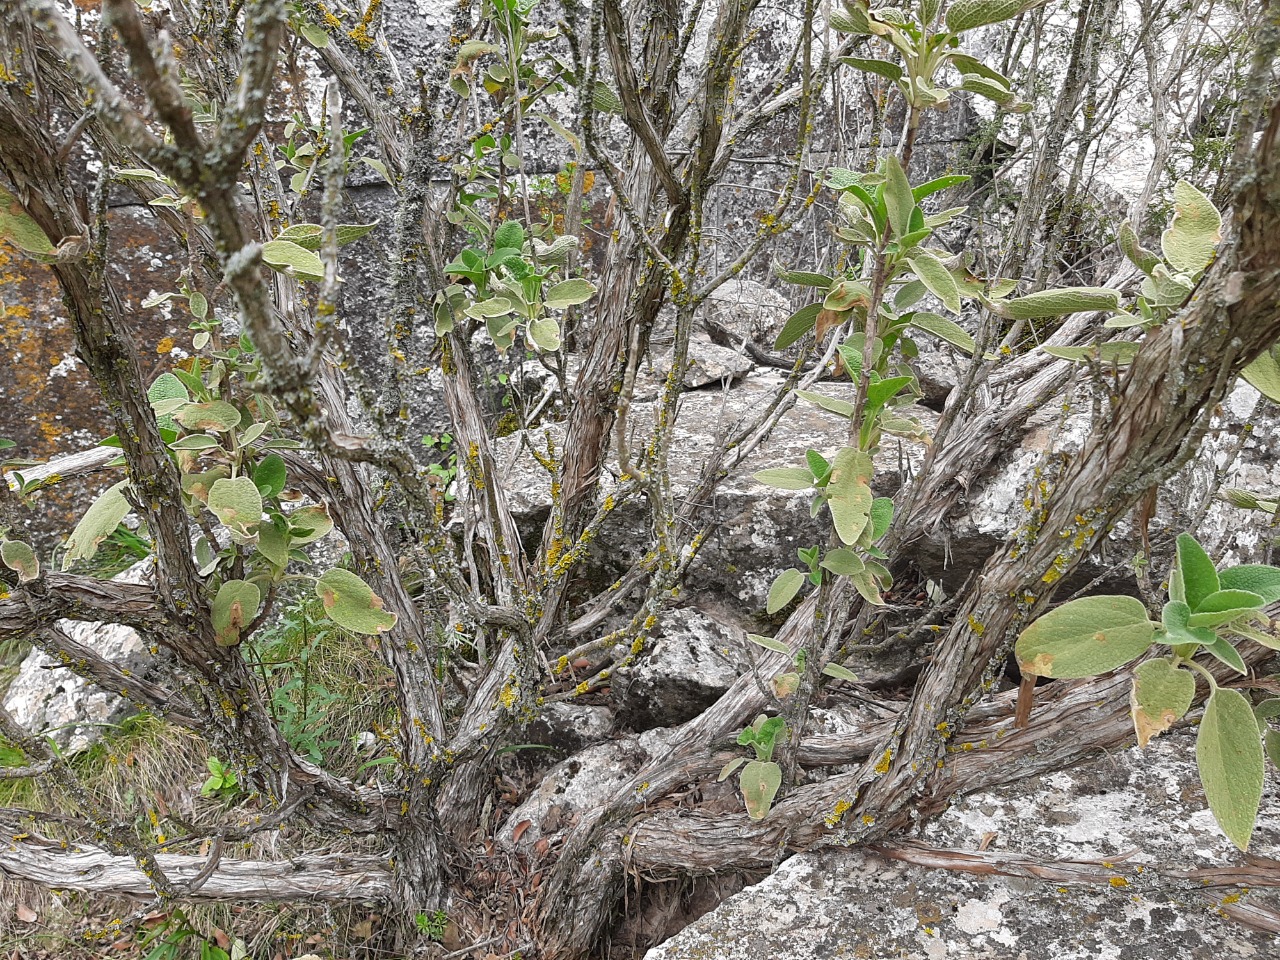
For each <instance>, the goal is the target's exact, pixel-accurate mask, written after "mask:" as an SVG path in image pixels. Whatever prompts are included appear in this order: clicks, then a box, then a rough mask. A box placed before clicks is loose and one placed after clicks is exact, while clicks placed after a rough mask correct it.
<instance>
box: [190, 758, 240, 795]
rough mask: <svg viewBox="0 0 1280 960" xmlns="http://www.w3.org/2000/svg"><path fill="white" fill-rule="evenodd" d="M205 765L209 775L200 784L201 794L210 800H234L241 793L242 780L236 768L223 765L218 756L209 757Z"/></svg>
mask: <svg viewBox="0 0 1280 960" xmlns="http://www.w3.org/2000/svg"><path fill="white" fill-rule="evenodd" d="M205 766H206V767H207V768H208V769H209V776H208V779H206V780H205V782H204V783H202V784H201V785H200V796H202V797H205V798H206V799H209V800H234V799H235V798H236V797H238V796H239V795H240V793H241V792H242V791H241V789H240V781H239V779H238V778H237V777H236V773H235V771H234V770H232V769H231V768H230V767H225V766H223V765H222V761H221V760H219V759H218V758H217V757H209V759H207V760H206V761H205Z"/></svg>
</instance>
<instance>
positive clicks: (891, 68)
mask: <svg viewBox="0 0 1280 960" xmlns="http://www.w3.org/2000/svg"><path fill="white" fill-rule="evenodd" d="M840 62H841V63H843V64H845V65H846V66H850V67H853V68H854V69H855V70H863V71H865V72H867V73H874V74H876V75H877V76H881V77H884V78H885V79H886V80H901V79H902V68H901V67H900V66H898V65H897V64H896V63H891V62H890V61H888V60H867V59H864V58H862V57H841V58H840Z"/></svg>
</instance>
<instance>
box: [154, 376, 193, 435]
mask: <svg viewBox="0 0 1280 960" xmlns="http://www.w3.org/2000/svg"><path fill="white" fill-rule="evenodd" d="M147 399H148V400H150V401H151V405H152V406H153V407H154V406H155V405H156V404H157V403H160V402H161V401H164V400H190V399H191V394H189V393H188V392H187V387H186V384H184V383H183V382H182V381H181V380H179V379H178V378H177V377H176V376H174V375H173V374H172V373H162V374H160V376H158V377H156V378H155V380H154V381H153V382H152V384H151V386H150V387H148V388H147ZM156 423H158V424H159V425H160V427H161V428H163V429H165V430H173V431H175V432H176V431H177V429H178V427H177V425H176V424H175V422H174V419H173V417H172V416H157V417H156Z"/></svg>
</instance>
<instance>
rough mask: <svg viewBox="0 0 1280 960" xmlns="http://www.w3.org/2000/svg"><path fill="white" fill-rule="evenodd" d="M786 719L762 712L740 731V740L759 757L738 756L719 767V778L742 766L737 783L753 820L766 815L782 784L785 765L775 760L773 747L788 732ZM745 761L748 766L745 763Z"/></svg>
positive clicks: (729, 775)
mask: <svg viewBox="0 0 1280 960" xmlns="http://www.w3.org/2000/svg"><path fill="white" fill-rule="evenodd" d="M786 731H787V721H786V720H784V719H783V718H782V717H766V716H765V715H764V714H763V713H762V714H760V716H758V717H756V722H755V723H753V724H752V725H751V726H749V727H747V728H746V729H745V730H743V731H742V733H740V734H738V743H739V744H740V745H742V746H744V747H747V746H749V747H751V748H752V749H754V750H755V754H756V758H755V759H754V760H750V761H748V759H747V758H746V757H736V758H734V759H733V760H730V761H729V762H728V763H726V764H725V765H724V767H723V769H721V771H720V776H719V778H718V779H719V780H721V781H723V780H727V779H728V778H729V777H731V776H732V775H733V773H734V771H736V770H737V769H738V768H739V767H742V774H741V775H740V776H739V778H738V786H739V787H740V788H741V789H742V799H743V800H744V801H745V802H746V805H747V816H749V817H750V818H751V819H752V820H760V819H763V817H764V815H765V814H766V813H768V812H769V807H770V806H772V804H773V798H774V797H776V796H777V795H778V788H779V787H781V786H782V768H781V767H780V766H778V765H777V764H776V763H774V761H773V748H774V746H775V745H776V744H777V742H778V738H779V737H782V736H785V735H786ZM743 764H746V766H743Z"/></svg>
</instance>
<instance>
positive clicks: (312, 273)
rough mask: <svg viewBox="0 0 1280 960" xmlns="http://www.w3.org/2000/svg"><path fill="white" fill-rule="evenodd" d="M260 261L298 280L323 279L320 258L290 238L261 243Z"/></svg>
mask: <svg viewBox="0 0 1280 960" xmlns="http://www.w3.org/2000/svg"><path fill="white" fill-rule="evenodd" d="M262 261H263V263H265V264H267V265H268V266H269V267H272V268H273V269H276V270H280V271H281V272H283V273H287V274H289V275H290V276H292V277H294V278H296V279H298V280H323V279H324V263H323V262H321V260H320V258H319V257H317V256H316V255H315V254H314V253H312V252H311V251H310V250H308V249H307V248H306V247H302V246H299V245H298V244H296V243H294V242H293V241H292V240H268V241H267V242H266V243H264V244H263V245H262Z"/></svg>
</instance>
